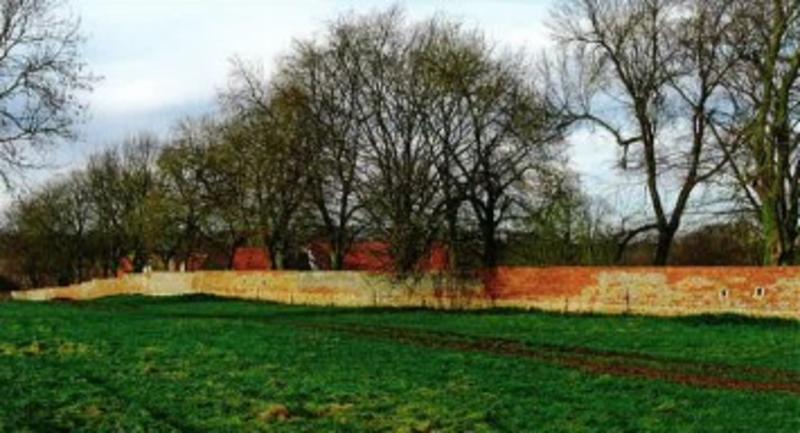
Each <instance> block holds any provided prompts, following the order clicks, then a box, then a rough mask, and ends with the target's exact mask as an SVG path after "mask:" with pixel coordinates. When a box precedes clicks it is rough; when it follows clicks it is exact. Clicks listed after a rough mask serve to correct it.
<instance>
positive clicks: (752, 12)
mask: <svg viewBox="0 0 800 433" xmlns="http://www.w3.org/2000/svg"><path fill="white" fill-rule="evenodd" d="M756 4H757V5H756ZM550 24H551V27H552V29H553V33H554V35H555V37H556V39H557V43H558V50H557V53H555V54H552V55H550V56H543V57H542V58H540V59H537V60H532V59H530V58H529V57H528V56H527V55H525V54H523V53H518V52H506V51H502V50H499V49H497V48H496V45H495V43H494V42H493V41H490V40H488V39H487V38H486V37H485V36H484V35H483V34H482V33H481V32H479V31H476V30H470V29H466V28H465V27H464V26H463V25H462V24H461V23H459V22H457V21H452V20H448V19H444V18H433V19H430V20H427V21H422V22H409V21H408V20H406V19H405V18H404V15H403V14H402V12H400V11H398V10H396V9H391V10H388V11H385V12H381V13H373V14H368V15H353V16H347V17H344V18H340V19H339V20H337V21H335V22H333V23H332V24H330V25H329V26H328V28H327V30H326V31H325V32H324V33H323V34H322V35H321V36H319V37H317V38H314V39H310V40H302V41H298V42H296V43H295V44H294V45H293V46H292V48H291V50H290V51H289V53H288V54H287V55H286V56H285V57H284V58H282V59H281V61H280V62H279V63H278V65H277V66H276V67H275V68H274V72H273V73H271V74H269V75H267V74H265V73H264V72H263V70H262V69H261V68H260V67H259V66H258V65H256V64H253V63H248V62H245V61H242V60H235V61H234V62H233V68H232V73H231V75H230V82H229V85H228V87H227V88H226V90H224V91H222V92H221V93H220V97H219V104H218V105H219V110H218V112H217V113H215V114H214V115H209V116H206V117H203V118H199V119H190V120H186V121H184V122H181V123H180V124H179V125H177V126H176V127H175V130H174V133H173V134H171V136H170V137H169V138H167V139H159V138H156V137H154V136H150V135H147V134H141V135H139V136H136V137H132V138H129V139H127V140H125V141H124V142H122V143H120V144H119V145H118V146H115V147H112V148H110V149H109V150H107V151H105V152H102V153H100V154H98V155H95V156H93V157H92V158H91V160H90V161H89V163H88V165H87V167H86V168H84V169H82V170H78V171H75V172H73V173H71V174H69V175H68V176H65V177H63V178H59V179H55V180H52V181H50V182H48V183H47V184H45V185H43V186H41V187H40V188H38V189H37V190H36V191H34V192H32V193H31V194H28V195H26V196H25V197H23V198H21V199H20V200H18V201H17V202H16V203H15V204H14V205H13V207H12V208H11V209H10V211H9V212H8V214H7V218H6V222H5V226H4V230H3V236H5V237H6V239H7V241H5V242H3V245H4V246H6V247H7V251H5V252H4V254H3V255H4V266H5V269H6V271H7V272H9V273H12V274H13V275H16V276H17V277H18V278H19V279H20V281H21V282H22V283H23V284H24V285H34V286H35V285H46V284H53V283H58V284H65V283H69V282H73V281H78V280H83V279H86V278H89V277H92V276H96V275H110V274H113V273H114V272H115V271H116V268H117V266H118V264H119V262H120V259H121V258H123V257H127V258H129V259H130V260H131V261H132V262H133V264H134V267H135V269H136V270H141V269H143V268H144V267H145V266H148V265H150V266H156V267H160V266H161V267H163V266H166V264H167V263H176V262H186V261H188V260H189V259H190V258H191V257H192V255H193V254H197V253H200V252H205V253H211V252H214V253H222V254H225V255H227V257H228V258H229V259H230V260H232V257H233V254H234V252H235V251H236V249H237V248H239V247H242V246H263V247H265V248H266V249H268V251H269V252H270V254H271V257H272V263H273V265H274V266H275V267H276V268H286V267H302V266H303V263H302V262H303V257H304V254H305V251H306V248H307V246H308V245H309V244H310V243H311V242H320V241H322V242H325V243H326V244H327V245H328V246H329V247H330V254H331V264H332V267H333V268H334V269H339V268H341V267H342V266H343V262H344V257H345V256H346V254H347V252H348V250H349V249H350V248H351V246H352V245H353V244H354V243H356V242H359V241H361V240H380V241H382V242H385V243H387V244H388V246H389V251H390V252H391V256H392V260H393V262H394V263H393V268H394V269H395V270H397V271H398V272H401V273H407V272H413V271H414V270H415V267H416V266H417V264H418V263H419V262H420V259H421V258H422V257H424V256H425V255H426V254H427V253H428V251H429V250H430V249H431V247H432V246H433V245H440V246H444V247H445V248H446V249H447V251H448V252H449V260H450V267H451V269H453V270H468V269H475V268H484V267H494V266H497V265H499V264H527V265H540V264H541V265H555V264H572V265H581V264H584V265H599V264H604V265H605V264H614V263H620V264H656V265H664V264H669V263H671V264H762V263H763V264H793V263H794V261H795V248H796V247H795V246H796V244H797V236H798V230H797V229H798V206H800V202H799V200H798V197H799V195H800V169H799V168H800V158H798V146H799V145H800V130H799V129H798V126H797V125H798V120H800V111H798V109H799V107H800V104H798V102H800V99H798V97H799V96H800V86H798V78H799V77H800V72H799V71H800V45H798V44H797V43H796V41H797V40H798V37H800V4H797V3H796V2H780V1H778V2H773V1H755V2H754V1H752V0H711V1H707V0H703V1H701V0H678V1H650V0H633V1H625V2H618V1H608V0H568V1H563V2H558V6H557V9H556V11H555V13H554V14H553V18H552V21H551V23H550ZM585 128H591V129H590V130H591V131H594V132H595V133H596V136H597V139H596V141H597V142H598V145H602V142H615V143H616V144H617V145H618V147H619V150H620V170H621V171H627V172H630V173H633V174H634V175H635V174H638V175H639V176H640V177H639V179H641V180H642V181H643V182H642V185H643V186H642V188H643V189H644V191H645V192H646V197H647V198H646V204H647V207H648V208H649V210H648V211H646V212H643V213H640V214H639V216H638V218H629V217H628V216H624V215H620V213H621V211H620V210H619V209H613V208H611V206H609V205H608V204H606V203H602V202H600V201H599V200H597V199H595V198H593V197H594V195H593V194H592V192H593V191H592V189H591V185H588V186H587V185H583V184H582V183H581V181H580V179H579V177H578V176H577V175H575V174H574V173H573V172H572V170H571V167H570V163H569V160H568V158H567V157H566V145H565V143H566V138H567V137H568V136H569V135H570V134H571V133H572V132H574V131H575V130H577V129H584V130H585ZM700 190H703V191H715V192H714V201H715V203H723V204H722V205H719V204H718V205H717V210H718V211H720V213H724V214H725V215H728V216H727V217H724V218H716V219H714V220H713V221H709V222H708V223H707V224H705V225H698V224H696V223H695V224H693V225H692V227H691V228H690V229H686V228H684V231H683V232H680V229H681V226H682V224H683V222H684V220H685V219H686V216H687V213H688V211H689V210H690V209H692V208H693V206H697V203H694V202H693V199H694V198H696V197H695V196H697V199H698V200H699V199H700V198H699V194H698V193H697V191H700Z"/></svg>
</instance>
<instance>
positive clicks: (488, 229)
mask: <svg viewBox="0 0 800 433" xmlns="http://www.w3.org/2000/svg"><path fill="white" fill-rule="evenodd" d="M483 267H484V268H486V269H494V268H496V267H497V237H496V229H495V227H494V225H492V224H487V225H486V226H485V227H484V228H483Z"/></svg>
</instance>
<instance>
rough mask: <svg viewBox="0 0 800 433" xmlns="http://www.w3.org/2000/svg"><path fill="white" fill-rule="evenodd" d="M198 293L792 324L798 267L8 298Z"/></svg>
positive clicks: (173, 279)
mask: <svg viewBox="0 0 800 433" xmlns="http://www.w3.org/2000/svg"><path fill="white" fill-rule="evenodd" d="M192 293H203V294H212V295H218V296H225V297H236V298H244V299H259V300H265V301H274V302H283V303H289V304H309V305H338V306H354V307H359V306H362V307H367V306H394V307H407V306H425V307H431V308H487V307H513V308H536V309H542V310H549V311H566V312H600V313H633V314H647V315H667V316H672V315H688V314H701V313H739V314H746V315H753V316H764V317H785V318H797V319H800V268H558V267H556V268H498V269H497V270H495V271H494V272H491V273H487V274H485V275H484V277H483V278H482V281H473V282H469V283H459V284H454V283H452V282H449V281H447V280H445V279H443V278H442V277H439V276H435V275H433V276H428V277H426V278H423V279H420V280H414V281H409V282H406V283H397V282H395V281H393V280H391V279H390V278H388V277H387V276H383V275H378V274H373V273H365V272H233V271H221V272H195V273H153V274H146V275H128V276H125V277H123V278H119V279H115V280H97V281H92V282H89V283H84V284H80V285H76V286H71V287H67V288H57V289H42V290H34V291H26V292H14V293H13V297H14V298H15V299H25V300H49V299H54V298H68V299H77V300H83V299H95V298H100V297H105V296H113V295H122V294H143V295H152V296H174V295H182V294H192Z"/></svg>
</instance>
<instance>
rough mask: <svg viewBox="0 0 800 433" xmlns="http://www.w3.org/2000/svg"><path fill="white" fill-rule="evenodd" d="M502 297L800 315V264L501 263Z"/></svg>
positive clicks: (598, 307)
mask: <svg viewBox="0 0 800 433" xmlns="http://www.w3.org/2000/svg"><path fill="white" fill-rule="evenodd" d="M483 280H484V293H485V295H486V296H487V297H489V298H490V299H491V300H492V301H493V302H494V303H496V305H504V306H528V307H536V308H544V309H550V310H553V309H561V310H569V311H596V312H625V311H629V312H634V313H642V314H664V315H681V314H698V313H714V312H739V313H745V314H753V315H770V316H782V317H797V316H800V268H797V267H792V268H759V267H727V268H726V267H708V268H706V267H687V268H498V269H497V270H495V271H494V272H488V273H485V275H484V278H483Z"/></svg>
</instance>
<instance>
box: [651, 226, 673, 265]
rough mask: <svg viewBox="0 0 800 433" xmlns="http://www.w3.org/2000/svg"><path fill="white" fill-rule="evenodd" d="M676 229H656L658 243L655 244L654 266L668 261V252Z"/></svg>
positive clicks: (665, 263)
mask: <svg viewBox="0 0 800 433" xmlns="http://www.w3.org/2000/svg"><path fill="white" fill-rule="evenodd" d="M676 231H677V230H675V229H673V228H665V229H660V230H659V231H658V244H656V253H655V256H654V257H653V265H654V266H666V265H667V263H668V262H669V253H670V250H671V249H672V241H673V240H674V239H675V232H676Z"/></svg>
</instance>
